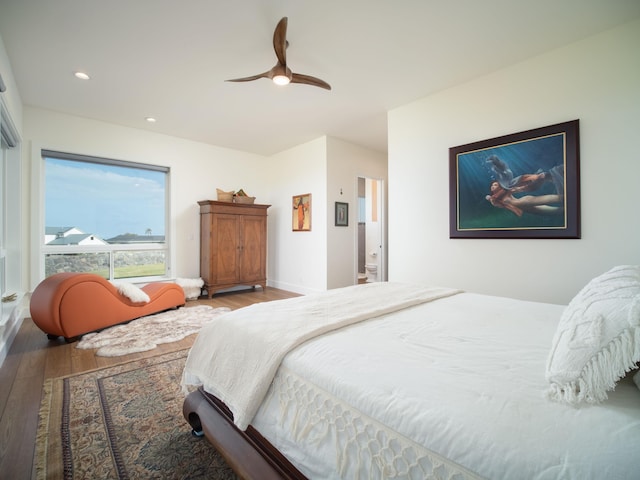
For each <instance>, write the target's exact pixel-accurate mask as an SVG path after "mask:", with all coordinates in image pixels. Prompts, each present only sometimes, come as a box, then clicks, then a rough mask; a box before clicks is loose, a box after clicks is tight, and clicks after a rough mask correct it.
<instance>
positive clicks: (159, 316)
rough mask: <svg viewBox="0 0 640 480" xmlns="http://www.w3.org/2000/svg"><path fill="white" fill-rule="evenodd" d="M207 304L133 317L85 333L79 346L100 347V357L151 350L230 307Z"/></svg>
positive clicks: (97, 352) (190, 330)
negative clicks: (94, 331)
mask: <svg viewBox="0 0 640 480" xmlns="http://www.w3.org/2000/svg"><path fill="white" fill-rule="evenodd" d="M230 310H231V309H230V308H227V307H218V308H213V307H210V306H208V305H196V306H194V307H183V308H178V309H177V310H169V311H166V312H162V313H156V314H155V315H149V316H146V317H141V318H138V319H137V320H132V321H131V322H129V323H124V324H122V325H116V326H115V327H110V328H106V329H104V330H102V331H100V332H98V333H88V334H86V335H84V336H83V337H82V338H81V339H80V341H79V342H78V344H77V345H76V348H82V349H89V348H97V349H98V350H97V351H96V355H98V356H99V357H117V356H120V355H127V354H129V353H136V352H145V351H147V350H152V349H154V348H156V347H157V346H158V344H161V343H169V342H177V341H178V340H182V339H183V338H185V337H187V336H189V335H191V334H193V333H197V332H199V331H200V329H201V328H202V327H203V325H205V324H206V323H209V322H210V321H212V320H214V319H216V318H218V317H219V316H220V315H222V314H223V313H226V312H228V311H230Z"/></svg>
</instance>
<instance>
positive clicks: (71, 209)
mask: <svg viewBox="0 0 640 480" xmlns="http://www.w3.org/2000/svg"><path fill="white" fill-rule="evenodd" d="M42 158H43V161H44V182H45V196H44V209H45V212H44V238H43V245H42V252H43V254H44V275H45V277H48V276H50V275H52V274H54V273H58V272H90V273H95V274H98V275H100V276H102V277H104V278H107V279H125V278H129V279H130V278H137V279H142V278H145V279H148V278H150V277H151V278H153V277H164V276H167V275H168V273H169V272H168V270H169V267H168V265H169V262H168V251H169V249H168V245H167V239H166V231H167V229H166V224H167V218H168V211H169V209H168V206H167V205H168V201H167V198H168V196H167V191H168V188H167V182H168V173H169V169H168V168H165V167H158V166H153V165H146V164H141V163H133V162H124V161H120V160H111V159H104V158H96V157H88V156H83V155H73V154H66V153H60V152H53V151H49V150H43V151H42Z"/></svg>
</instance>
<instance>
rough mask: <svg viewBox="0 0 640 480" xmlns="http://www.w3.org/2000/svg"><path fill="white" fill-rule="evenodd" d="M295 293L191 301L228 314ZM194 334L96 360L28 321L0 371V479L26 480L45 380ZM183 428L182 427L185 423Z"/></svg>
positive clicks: (162, 348)
mask: <svg viewBox="0 0 640 480" xmlns="http://www.w3.org/2000/svg"><path fill="white" fill-rule="evenodd" d="M296 296H298V294H295V293H292V292H287V291H284V290H279V289H275V288H271V287H267V288H266V289H265V290H262V289H256V290H243V291H236V292H229V293H219V294H216V295H215V296H214V297H213V298H212V299H207V298H200V299H198V300H194V301H189V302H187V305H186V307H185V308H188V307H191V306H195V305H199V304H200V305H211V306H213V307H229V308H231V309H232V310H235V309H237V308H241V307H245V306H247V305H251V304H253V303H258V302H267V301H273V300H280V299H284V298H291V297H296ZM194 339H195V335H191V336H190V337H187V338H185V339H183V340H181V341H178V342H173V343H167V344H163V345H159V346H158V348H156V349H154V350H151V351H149V352H142V353H135V354H131V355H125V356H121V357H96V356H95V355H94V353H93V352H94V350H80V349H77V348H75V346H74V344H73V343H69V344H68V343H65V341H64V340H63V339H59V340H57V341H50V340H48V339H47V336H46V335H45V334H44V333H43V332H42V331H41V330H40V329H38V327H36V326H35V324H34V323H33V321H32V320H31V319H30V318H26V319H25V320H24V321H23V323H22V326H21V327H20V330H19V332H18V334H17V336H16V338H15V340H14V342H13V344H12V345H11V349H10V350H9V354H8V355H7V358H6V359H5V361H4V363H3V365H2V368H0V472H1V473H0V477H1V478H7V479H9V478H10V479H12V480H21V479H30V478H31V475H32V464H33V457H34V447H35V438H36V430H37V426H38V410H39V408H40V400H41V397H42V386H43V383H44V381H45V379H48V378H54V377H60V376H64V375H70V374H74V373H79V372H83V371H87V370H93V369H95V368H100V367H106V366H110V365H116V364H119V363H124V362H128V361H131V360H135V359H138V358H144V357H152V356H155V355H158V354H161V353H167V352H172V351H175V350H180V349H183V348H188V347H190V346H191V345H192V343H193V341H194ZM185 428H186V424H185Z"/></svg>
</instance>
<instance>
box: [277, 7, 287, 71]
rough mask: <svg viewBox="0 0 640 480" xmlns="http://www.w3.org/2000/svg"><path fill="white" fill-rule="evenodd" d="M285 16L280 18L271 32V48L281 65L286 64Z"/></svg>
mask: <svg viewBox="0 0 640 480" xmlns="http://www.w3.org/2000/svg"><path fill="white" fill-rule="evenodd" d="M287 23H288V20H287V17H282V19H281V20H280V21H279V22H278V25H276V29H275V31H274V32H273V49H274V50H275V51H276V57H278V62H279V63H280V64H281V65H285V66H286V65H287V46H288V42H287Z"/></svg>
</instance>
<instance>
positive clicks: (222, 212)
mask: <svg viewBox="0 0 640 480" xmlns="http://www.w3.org/2000/svg"><path fill="white" fill-rule="evenodd" d="M198 205H200V277H202V280H204V285H203V287H202V288H203V289H206V290H207V296H208V297H209V298H211V297H212V296H213V294H214V293H215V292H216V291H219V290H225V289H228V288H231V287H236V286H239V285H247V286H251V287H254V288H255V286H256V285H260V286H261V287H262V288H263V289H264V288H266V284H267V208H269V207H270V206H271V205H256V204H242V203H231V202H217V201H214V200H202V201H200V202H198Z"/></svg>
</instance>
